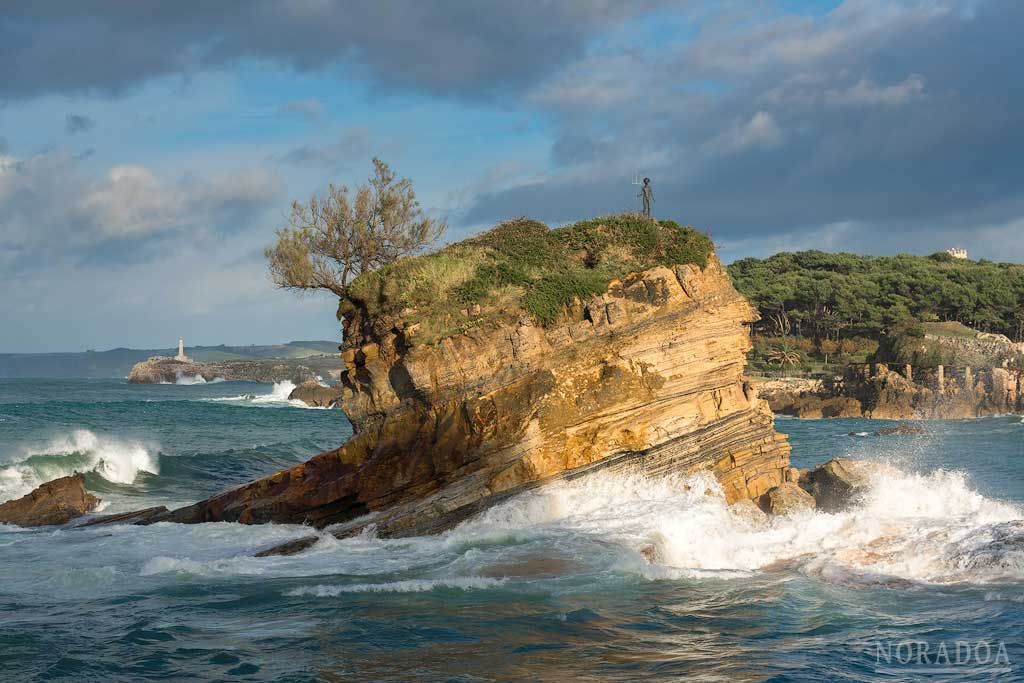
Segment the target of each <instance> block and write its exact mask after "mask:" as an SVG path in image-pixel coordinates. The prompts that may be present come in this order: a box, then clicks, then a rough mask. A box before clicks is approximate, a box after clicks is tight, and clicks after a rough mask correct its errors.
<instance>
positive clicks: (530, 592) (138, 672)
mask: <svg viewBox="0 0 1024 683" xmlns="http://www.w3.org/2000/svg"><path fill="white" fill-rule="evenodd" d="M290 389H291V386H290V385H288V384H286V383H283V384H276V385H269V384H255V383H245V382H211V383H179V384H168V385H129V384H127V383H126V382H124V381H123V380H113V379H103V380H0V501H3V500H9V499H12V498H15V497H18V496H21V495H23V494H25V493H27V492H28V491H30V490H31V489H32V488H34V487H35V486H37V485H39V484H40V483H41V482H44V481H48V480H51V479H54V478H56V477H59V476H62V475H66V474H70V473H72V472H75V471H81V472H85V473H86V484H87V487H88V488H89V489H90V490H91V491H93V492H94V493H95V494H96V495H97V496H99V497H100V498H102V499H103V503H102V512H105V513H113V512H118V511H127V510H131V509H136V508H143V507H150V506H154V505H167V506H168V507H174V506H179V505H184V504H187V503H191V502H194V501H196V500H199V499H202V498H204V497H206V496H209V495H211V494H214V493H217V492H219V491H223V490H226V489H229V488H231V487H233V486H236V485H238V484H241V483H243V482H246V481H249V480H251V479H253V478H256V477H259V476H261V475H265V474H268V473H270V472H273V471H275V470H277V469H280V468H283V467H287V466H290V465H293V464H295V463H298V462H301V461H303V460H304V459H306V458H309V457H310V456H312V455H314V454H316V453H318V452H320V451H323V450H326V449H330V448H335V447H337V446H338V445H340V444H341V443H342V442H344V441H345V439H346V438H347V437H348V436H349V435H350V434H351V427H350V426H349V424H348V423H347V422H346V420H345V417H344V415H343V413H342V412H341V411H337V410H318V409H311V408H307V407H305V406H304V405H302V404H298V403H296V402H292V401H289V400H288V398H287V396H288V393H289V391H290ZM887 424H889V423H882V422H873V421H868V420H853V419H850V420H796V419H782V418H780V419H778V420H777V422H776V426H777V429H778V430H779V431H781V432H784V433H787V434H789V437H790V441H791V443H792V445H793V456H792V460H793V464H794V465H796V466H799V467H810V466H813V465H816V464H819V463H822V462H824V461H826V460H828V459H829V458H833V457H849V458H858V459H866V460H872V461H876V462H877V463H878V467H876V468H874V472H875V474H874V475H873V477H872V484H871V486H870V488H869V489H868V491H867V492H866V493H865V495H864V496H863V497H862V498H861V499H859V501H858V502H857V504H856V505H855V506H854V507H852V508H851V509H849V510H847V511H844V512H840V513H835V514H828V513H824V512H816V511H807V512H801V513H798V514H794V515H793V516H791V517H778V518H774V519H767V518H764V517H759V516H758V515H754V514H751V512H750V510H749V509H747V510H744V509H743V508H736V507H729V506H727V505H726V504H725V501H724V499H723V496H722V491H721V489H720V488H719V486H718V485H717V483H716V482H715V481H714V480H713V479H712V478H710V477H708V476H706V475H696V476H689V477H684V476H675V477H668V478H664V479H645V478H641V477H630V476H624V475H620V476H616V475H607V474H597V475H594V476H591V477H589V478H586V479H583V480H577V481H574V482H571V483H560V484H557V485H552V486H548V487H546V488H541V489H539V490H535V491H532V492H529V493H525V494H523V495H520V496H519V497H516V498H513V499H511V500H508V501H506V502H504V503H503V504H501V505H499V506H498V507H495V508H492V509H490V510H488V511H487V512H485V513H484V514H482V515H481V516H480V517H478V518H475V519H471V520H469V521H467V522H465V523H463V524H462V525H461V526H459V527H458V528H456V529H453V530H451V531H449V532H447V533H444V534H441V535H439V536H427V537H417V538H405V539H396V540H383V539H378V538H375V537H374V536H372V535H369V534H367V535H363V536H359V537H356V538H351V539H346V540H337V539H335V538H333V537H331V536H329V535H324V536H323V538H322V540H321V541H319V542H318V543H317V545H315V546H314V547H313V548H312V549H311V550H309V551H308V552H305V553H302V554H299V555H295V556H292V557H269V558H256V557H253V555H254V553H256V552H258V551H259V550H262V549H264V548H267V547H269V546H271V545H274V544H277V543H280V542H282V541H287V540H289V539H294V538H298V537H301V536H304V535H308V534H309V533H310V530H309V529H307V528H303V527H301V526H294V525H262V526H244V525H240V524H230V523H214V524H200V525H193V526H186V525H178V524H166V523H163V524H155V525H152V526H124V525H121V526H104V527H92V528H85V529H75V528H72V527H62V528H37V529H24V528H19V527H14V526H10V525H0V680H2V681H125V682H129V681H130V682H137V681H363V680H365V681H466V682H471V681H472V682H478V681H637V680H643V681H677V680H680V681H681V680H688V681H689V680H692V681H876V680H950V681H953V680H956V681H975V680H977V681H989V680H1017V681H1020V680H1024V419H1022V418H1021V417H1020V416H1012V415H1007V416H1002V417H991V418H982V419H976V420H961V421H939V422H922V423H920V424H921V426H922V427H924V429H925V433H924V434H922V435H916V436H915V435H903V436H878V435H876V432H877V430H878V429H879V428H880V427H883V426H886V425H887Z"/></svg>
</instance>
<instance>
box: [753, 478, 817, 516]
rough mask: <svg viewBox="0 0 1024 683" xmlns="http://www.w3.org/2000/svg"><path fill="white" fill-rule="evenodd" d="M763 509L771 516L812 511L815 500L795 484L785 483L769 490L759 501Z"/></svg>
mask: <svg viewBox="0 0 1024 683" xmlns="http://www.w3.org/2000/svg"><path fill="white" fill-rule="evenodd" d="M758 502H759V504H760V506H761V509H762V510H764V511H765V512H767V513H768V514H770V515H788V514H790V513H792V512H797V511H798V510H812V509H814V507H815V506H816V504H817V503H816V501H815V500H814V498H813V497H812V496H811V495H810V494H809V493H807V492H806V491H804V490H803V489H802V488H800V487H799V486H798V485H797V484H795V483H793V482H789V481H787V482H784V483H782V484H779V485H778V486H775V487H773V488H771V489H769V490H768V493H766V494H764V495H763V496H761V499H760V500H759V501H758Z"/></svg>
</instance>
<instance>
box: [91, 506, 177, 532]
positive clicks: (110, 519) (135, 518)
mask: <svg viewBox="0 0 1024 683" xmlns="http://www.w3.org/2000/svg"><path fill="white" fill-rule="evenodd" d="M166 512H167V508H166V507H164V506H163V505H158V506H157V507H151V508H145V509H143V510H132V511H131V512H120V513H117V514H113V515H101V516H99V517H93V518H92V519H89V520H86V521H85V522H82V523H81V524H78V525H77V527H76V528H79V529H80V528H83V527H87V526H105V525H108V524H148V523H151V522H153V521H155V519H156V518H157V517H159V516H160V515H162V514H164V513H166Z"/></svg>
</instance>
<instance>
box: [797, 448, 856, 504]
mask: <svg viewBox="0 0 1024 683" xmlns="http://www.w3.org/2000/svg"><path fill="white" fill-rule="evenodd" d="M870 483H871V482H870V476H869V466H868V465H867V464H866V463H863V462H861V461H858V460H850V459H848V458H834V459H832V460H829V461H828V462H826V463H825V464H824V465H819V466H818V467H815V468H814V469H813V470H811V471H810V472H807V473H806V474H805V475H803V476H802V477H801V478H800V486H801V488H803V489H804V490H805V491H807V493H809V494H811V496H813V498H814V501H815V503H816V504H817V507H818V509H819V510H822V511H824V512H838V511H839V510H843V509H845V508H847V507H849V506H850V505H851V504H853V503H854V502H855V501H856V499H857V497H858V496H860V495H861V494H863V493H864V492H865V491H866V490H867V488H868V486H869V485H870Z"/></svg>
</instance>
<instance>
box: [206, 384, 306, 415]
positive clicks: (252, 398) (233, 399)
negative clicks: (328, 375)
mask: <svg viewBox="0 0 1024 683" xmlns="http://www.w3.org/2000/svg"><path fill="white" fill-rule="evenodd" d="M293 391H295V384H294V383H293V382H291V381H289V380H283V381H281V382H274V386H273V388H272V389H271V390H270V393H269V394H239V395H237V396H219V397H217V398H205V399H201V400H203V401H218V402H226V403H236V404H245V405H255V406H265V407H281V406H291V407H293V408H312V409H314V410H326V409H325V408H321V407H319V406H309V405H306V404H305V402H303V401H300V400H298V399H290V398H288V397H289V396H291V393H292V392H293Z"/></svg>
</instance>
